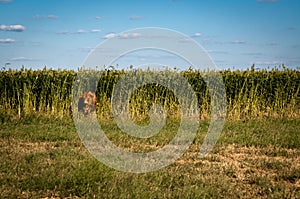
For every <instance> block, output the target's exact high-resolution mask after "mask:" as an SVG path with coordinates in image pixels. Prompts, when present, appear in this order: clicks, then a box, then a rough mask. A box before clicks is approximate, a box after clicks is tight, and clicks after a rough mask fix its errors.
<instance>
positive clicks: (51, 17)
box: [47, 15, 58, 19]
mask: <svg viewBox="0 0 300 199" xmlns="http://www.w3.org/2000/svg"><path fill="white" fill-rule="evenodd" d="M57 18H58V16H56V15H48V16H47V19H57Z"/></svg>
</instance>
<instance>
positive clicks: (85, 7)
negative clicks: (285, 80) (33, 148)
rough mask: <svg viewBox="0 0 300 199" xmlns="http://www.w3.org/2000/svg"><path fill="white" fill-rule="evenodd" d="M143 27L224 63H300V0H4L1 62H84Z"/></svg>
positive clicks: (0, 11)
mask: <svg viewBox="0 0 300 199" xmlns="http://www.w3.org/2000/svg"><path fill="white" fill-rule="evenodd" d="M143 27H161V28H168V29H172V30H175V31H178V32H181V33H183V34H185V35H187V36H190V37H191V38H192V39H194V40H195V41H196V42H197V43H199V44H200V45H201V46H203V47H204V48H205V49H206V50H207V52H208V53H209V55H210V56H211V58H212V59H213V61H214V62H215V64H216V66H217V67H218V68H220V69H226V68H232V67H235V68H236V69H243V68H247V67H250V66H251V65H252V64H255V65H256V66H257V67H267V66H278V65H279V64H282V63H284V64H285V65H286V66H288V67H291V68H296V67H299V66H300V53H299V52H300V36H299V35H300V1H299V0H225V1H221V0H205V1H204V0H198V1H196V0H195V1H192V0H160V1H159V0H153V1H146V0H137V1H115V0H112V1H100V0H97V1H92V0H90V1H86V0H85V1H84V0H78V1H75V0H73V1H69V0H43V1H41V0H0V66H4V65H5V64H6V63H10V65H7V66H9V67H12V68H20V67H21V66H22V65H24V66H25V67H26V68H33V69H37V68H42V67H43V66H47V67H49V68H50V67H52V68H66V69H77V68H78V67H80V66H81V65H82V63H83V61H84V60H85V58H86V57H87V56H88V54H89V52H90V51H91V50H92V49H93V48H95V47H96V46H97V45H98V44H99V43H101V42H103V41H104V40H106V39H107V38H110V37H115V36H116V35H118V34H120V32H123V31H127V30H130V29H134V28H143ZM125 39H126V38H125ZM131 39H132V38H131ZM133 39H134V38H133ZM148 53H149V52H148ZM145 56H146V55H145ZM132 57H133V58H134V57H136V58H137V59H138V58H139V59H140V61H142V60H143V59H141V55H136V56H135V55H134V54H133V55H131V58H132ZM155 57H156V59H157V60H155V61H156V62H163V59H165V58H166V57H167V56H165V55H164V54H163V53H162V54H161V56H159V53H158V55H157V56H155ZM128 60H132V59H128ZM174 60H176V59H174ZM174 60H173V61H170V63H169V66H170V67H173V66H174V65H178V64H179V65H180V64H182V62H178V63H175V62H174ZM165 61H166V60H165ZM116 63H118V62H117V61H116ZM120 63H121V65H120V64H119V66H118V67H119V68H127V67H128V65H129V64H131V63H126V62H122V61H120ZM133 63H135V62H133ZM178 67H179V68H183V69H184V68H185V67H187V66H178Z"/></svg>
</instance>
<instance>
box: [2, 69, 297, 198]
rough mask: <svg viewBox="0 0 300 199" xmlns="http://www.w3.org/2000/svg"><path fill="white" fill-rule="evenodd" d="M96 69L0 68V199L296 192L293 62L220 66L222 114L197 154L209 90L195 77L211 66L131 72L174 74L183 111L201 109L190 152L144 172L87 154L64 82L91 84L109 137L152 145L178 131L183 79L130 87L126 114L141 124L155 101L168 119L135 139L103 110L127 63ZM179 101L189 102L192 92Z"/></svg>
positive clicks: (127, 144) (126, 145)
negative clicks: (206, 148) (208, 143)
mask: <svg viewBox="0 0 300 199" xmlns="http://www.w3.org/2000/svg"><path fill="white" fill-rule="evenodd" d="M102 72H103V73H102V76H101V77H98V76H97V75H93V73H92V72H90V71H89V72H88V73H84V77H83V78H81V79H79V81H78V80H76V75H77V73H76V72H75V71H68V70H52V69H46V68H45V69H43V70H37V71H34V70H31V69H29V70H28V69H24V68H22V69H21V70H1V71H0V148H1V150H0V160H1V161H0V198H300V128H299V126H300V97H299V93H300V71H299V70H291V69H286V68H284V66H282V68H279V69H270V70H255V69H254V67H252V68H251V69H247V70H245V71H230V70H224V71H219V73H220V75H221V76H222V78H223V82H224V85H225V89H226V91H225V92H226V100H227V118H226V123H225V127H224V129H223V131H222V134H221V137H220V138H219V140H218V142H217V144H216V145H215V147H214V148H213V151H211V152H210V153H209V154H208V155H207V156H205V157H204V158H199V157H198V152H199V149H200V145H201V143H202V142H203V140H204V138H205V135H206V133H207V131H208V128H209V124H210V120H209V119H210V113H211V97H210V95H209V89H208V88H207V86H206V83H205V82H204V80H203V76H206V75H208V76H209V75H210V74H211V73H209V72H205V71H204V72H200V71H195V70H193V69H189V70H187V71H172V73H169V71H168V70H166V71H160V72H155V71H146V73H145V71H140V70H135V71H133V72H134V73H137V74H139V78H140V80H144V79H149V78H150V79H151V78H152V80H155V79H156V78H158V77H166V75H165V73H166V72H167V73H168V74H171V75H175V76H176V75H177V74H176V73H177V72H178V73H180V74H181V75H182V76H184V77H185V78H186V80H187V81H188V82H189V83H190V85H191V86H192V88H193V90H194V91H195V95H196V96H197V100H198V102H197V104H196V106H197V107H195V106H189V107H191V110H188V111H187V112H186V113H194V112H193V111H195V110H197V111H199V112H200V114H201V116H200V118H199V119H200V125H199V129H198V132H197V135H196V138H195V140H194V141H193V143H192V145H191V146H190V148H189V149H188V151H187V152H186V153H185V154H184V155H183V156H182V157H181V158H179V159H178V160H176V161H175V162H174V163H173V164H171V165H169V166H167V167H165V168H163V169H161V170H158V171H153V172H148V173H143V174H134V173H126V172H120V171H117V170H114V169H112V168H109V167H107V166H106V165H104V164H103V163H101V162H100V161H98V160H97V159H95V158H94V157H93V156H92V155H91V154H90V153H89V152H88V150H87V149H86V148H85V146H84V145H83V143H82V142H81V140H80V138H79V136H78V134H77V132H76V129H75V125H74V121H73V120H72V118H71V113H72V104H73V103H74V102H72V90H73V88H74V86H75V85H76V84H77V83H78V82H82V83H85V84H87V85H90V88H92V87H94V88H93V89H95V90H96V95H97V116H98V119H99V121H100V123H101V127H102V129H103V130H104V132H105V134H106V136H107V137H108V138H109V139H110V140H111V141H112V142H113V143H114V144H115V145H117V146H119V147H120V148H122V149H124V150H127V151H132V152H150V151H155V150H157V149H160V148H161V147H162V146H164V145H166V144H168V143H169V142H170V141H171V140H172V138H173V137H174V136H175V135H176V133H177V131H178V127H179V125H180V121H179V118H180V114H183V115H184V113H183V112H180V109H179V108H180V106H181V104H179V100H178V98H177V97H176V93H177V94H178V93H179V94H180V93H181V91H182V90H185V89H182V87H181V86H182V84H181V82H176V81H168V84H169V86H170V85H177V87H178V88H179V90H175V91H174V93H173V92H171V91H170V90H169V89H168V87H163V86H161V85H159V84H149V85H145V86H143V87H141V88H140V89H139V90H138V91H136V92H134V93H133V95H132V96H131V98H130V106H129V110H130V114H131V117H132V119H133V121H134V122H136V123H137V124H140V125H146V124H147V122H149V114H148V113H149V107H151V106H152V105H154V104H159V105H161V106H162V107H163V108H164V109H165V110H166V116H167V119H166V125H165V126H164V127H163V128H162V129H161V131H160V132H159V133H158V134H157V135H155V136H153V137H151V138H147V139H139V138H133V137H131V136H129V135H127V134H124V133H122V131H121V130H120V129H119V128H118V127H117V126H116V123H115V121H113V120H112V117H111V116H112V107H111V99H113V98H112V92H113V90H114V88H115V86H116V84H117V82H118V80H119V79H120V78H121V77H124V76H126V74H127V73H130V72H132V71H124V70H120V71H118V70H111V71H108V70H105V71H102ZM151 74H152V75H153V76H151ZM99 78H100V81H99ZM128 81H135V79H132V78H131V79H130V78H129V79H128ZM74 82H75V83H76V82H77V83H76V84H74ZM99 82H100V83H99ZM75 87H76V86H75ZM81 92H84V91H83V90H82V91H81V90H80V91H79V90H78V93H79V94H80V93H81ZM217 94H218V93H217ZM222 96H225V95H224V93H223V94H222ZM117 99H118V98H117ZM120 102H122V99H121V98H120ZM181 102H183V104H189V103H190V99H189V97H186V98H183V100H182V101H181ZM121 105H122V104H121ZM75 107H77V106H76V102H75ZM73 111H74V109H73ZM76 111H77V110H76V109H75V112H73V113H76ZM197 117H198V116H197ZM126 124H127V123H126Z"/></svg>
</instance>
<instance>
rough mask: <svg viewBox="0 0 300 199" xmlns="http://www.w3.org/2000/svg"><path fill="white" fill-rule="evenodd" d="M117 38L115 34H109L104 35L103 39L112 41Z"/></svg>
mask: <svg viewBox="0 0 300 199" xmlns="http://www.w3.org/2000/svg"><path fill="white" fill-rule="evenodd" d="M116 36H117V34H115V33H108V34H106V35H104V37H103V38H105V39H111V38H114V37H116Z"/></svg>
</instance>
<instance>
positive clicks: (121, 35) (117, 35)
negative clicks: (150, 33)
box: [103, 33, 142, 39]
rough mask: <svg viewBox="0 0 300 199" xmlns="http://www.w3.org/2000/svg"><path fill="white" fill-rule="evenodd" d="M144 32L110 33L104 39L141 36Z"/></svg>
mask: <svg viewBox="0 0 300 199" xmlns="http://www.w3.org/2000/svg"><path fill="white" fill-rule="evenodd" d="M141 36H142V34H140V33H120V34H116V33H108V34H106V35H104V37H103V38H104V39H112V38H115V37H118V38H120V39H132V38H138V37H141Z"/></svg>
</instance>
